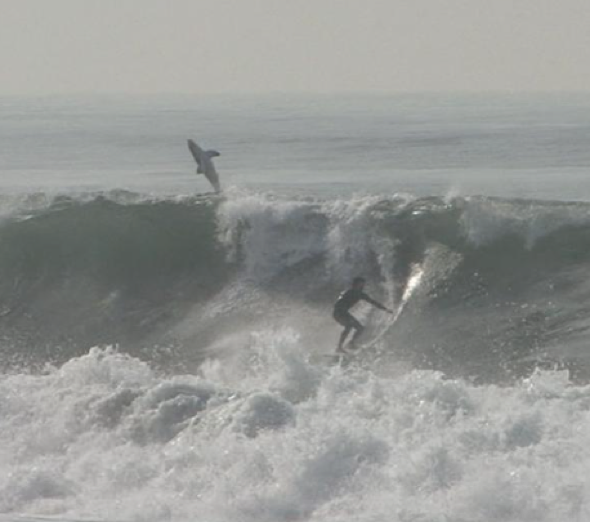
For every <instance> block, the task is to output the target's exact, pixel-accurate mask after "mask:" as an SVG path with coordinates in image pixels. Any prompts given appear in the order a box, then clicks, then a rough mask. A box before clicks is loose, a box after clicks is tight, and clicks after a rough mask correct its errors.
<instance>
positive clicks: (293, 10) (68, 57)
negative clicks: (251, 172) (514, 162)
mask: <svg viewBox="0 0 590 522" xmlns="http://www.w3.org/2000/svg"><path fill="white" fill-rule="evenodd" d="M0 64H1V67H0V94H19V93H20V94H35V93H41V94H44V93H70V92H76V93H84V92H142V93H152V92H154V93H158V92H189V93H192V92H226V91H230V92H231V91H247V92H260V91H262V92H265V91H321V92H325V91H328V92H331V91H392V92H396V91H432V90H464V91H480V90H518V91H522V90H590V1H589V0H0Z"/></svg>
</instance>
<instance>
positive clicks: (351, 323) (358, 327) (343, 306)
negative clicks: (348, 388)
mask: <svg viewBox="0 0 590 522" xmlns="http://www.w3.org/2000/svg"><path fill="white" fill-rule="evenodd" d="M365 282H366V281H365V278H364V277H355V278H354V279H353V280H352V286H351V287H350V288H349V289H348V290H345V291H344V292H342V293H341V294H340V296H339V297H338V300H337V301H336V303H335V304H334V314H333V317H334V319H336V321H337V322H338V323H339V324H341V325H342V326H344V330H343V331H342V334H340V340H339V341H338V348H337V349H336V352H337V353H345V350H344V341H346V338H347V337H348V334H349V333H350V331H351V330H352V329H354V330H355V332H354V335H353V336H352V339H351V341H350V343H349V346H351V347H353V348H354V347H355V343H356V340H357V339H358V338H359V336H360V335H361V333H362V332H363V330H364V328H365V327H364V326H363V325H362V324H361V323H359V322H358V320H357V319H356V318H355V317H354V316H353V315H352V314H351V313H350V311H349V310H350V309H351V308H352V307H353V306H354V305H355V304H357V303H358V302H359V301H366V302H367V303H371V304H372V305H373V306H375V307H377V308H379V309H380V310H385V311H386V312H389V313H390V314H392V313H393V310H390V309H389V308H387V307H386V306H383V305H382V304H381V303H378V302H377V301H375V300H374V299H371V298H370V297H369V296H368V295H367V294H365V293H364V292H363V288H364V287H365Z"/></svg>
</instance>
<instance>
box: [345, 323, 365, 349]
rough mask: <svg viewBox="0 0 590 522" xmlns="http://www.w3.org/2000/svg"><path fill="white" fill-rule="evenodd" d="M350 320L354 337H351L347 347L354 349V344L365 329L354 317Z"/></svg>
mask: <svg viewBox="0 0 590 522" xmlns="http://www.w3.org/2000/svg"><path fill="white" fill-rule="evenodd" d="M352 319H353V321H354V324H353V325H352V327H353V328H354V335H353V336H352V339H351V340H350V343H349V344H348V345H349V346H350V347H351V348H356V347H357V346H356V342H357V340H358V338H359V337H360V336H361V334H362V333H363V330H364V329H365V327H364V326H363V325H362V324H361V323H359V322H358V321H357V320H356V319H355V318H354V317H353V318H352Z"/></svg>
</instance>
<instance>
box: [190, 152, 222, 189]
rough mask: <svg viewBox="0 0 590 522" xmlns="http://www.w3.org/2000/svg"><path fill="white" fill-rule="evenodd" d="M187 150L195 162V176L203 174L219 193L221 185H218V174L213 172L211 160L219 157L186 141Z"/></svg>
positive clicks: (213, 166) (215, 153)
mask: <svg viewBox="0 0 590 522" xmlns="http://www.w3.org/2000/svg"><path fill="white" fill-rule="evenodd" d="M187 143H188V148H189V150H190V151H191V154H192V155H193V158H195V161H196V162H197V165H198V167H197V174H204V175H205V177H206V178H207V179H208V180H209V183H211V185H213V188H214V189H215V192H217V193H219V192H221V185H220V184H219V174H217V171H216V170H215V165H213V160H212V158H216V157H217V156H221V154H219V152H217V151H216V150H203V149H202V148H201V147H199V146H198V145H197V144H196V143H195V142H194V141H193V140H187Z"/></svg>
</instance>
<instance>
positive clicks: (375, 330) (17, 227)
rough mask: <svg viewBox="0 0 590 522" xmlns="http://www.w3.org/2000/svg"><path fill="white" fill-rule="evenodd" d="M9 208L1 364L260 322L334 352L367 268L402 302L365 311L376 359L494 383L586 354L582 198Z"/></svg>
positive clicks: (198, 348) (144, 345) (210, 334)
mask: <svg viewBox="0 0 590 522" xmlns="http://www.w3.org/2000/svg"><path fill="white" fill-rule="evenodd" d="M4 207H5V208H10V213H9V215H7V214H6V213H4V218H3V221H2V224H1V226H0V244H1V245H2V249H1V251H0V295H1V297H0V322H1V323H0V324H1V328H2V349H3V360H4V364H5V365H13V364H23V363H27V364H30V363H32V362H33V361H36V362H41V363H44V362H47V361H52V362H63V361H66V360H68V359H69V358H71V357H74V356H78V355H81V354H83V353H86V352H87V350H88V348H89V347H91V346H94V345H118V346H119V348H120V349H121V350H124V351H128V352H130V353H135V354H140V353H141V354H142V356H144V357H146V358H147V359H149V360H152V361H154V362H158V363H161V364H163V365H166V366H172V367H173V366H175V365H183V364H188V362H196V363H198V362H199V361H201V360H202V359H203V358H204V357H209V356H211V355H215V354H216V355H220V354H223V353H224V351H225V349H226V348H227V346H229V345H231V344H232V342H233V341H232V340H233V339H235V337H236V336H238V337H240V336H244V335H246V336H247V335H249V333H250V332H251V331H253V330H255V329H257V328H259V327H260V328H275V327H284V326H289V327H293V328H296V329H298V330H299V331H300V332H301V335H302V339H303V342H304V343H306V344H308V345H309V347H310V351H324V352H325V351H330V350H332V347H333V346H334V343H335V340H336V339H337V336H338V326H337V325H335V324H334V323H333V320H332V319H331V305H332V303H333V301H334V299H335V298H336V296H337V295H338V293H339V292H340V291H341V290H342V289H343V288H344V287H345V286H346V285H347V284H348V283H349V281H350V279H351V278H352V277H354V276H355V275H357V274H363V275H364V276H365V277H366V278H367V279H368V281H369V285H368V289H367V290H368V292H369V293H370V294H371V295H373V296H374V297H375V298H376V299H378V300H381V301H382V302H385V303H387V304H388V305H389V306H391V307H392V308H396V310H397V314H396V316H395V319H394V320H391V318H390V317H389V316H387V317H385V316H384V314H382V313H381V312H379V311H378V310H375V309H365V308H363V307H362V306H361V307H359V310H357V312H358V315H359V317H360V318H361V319H362V321H363V322H365V323H366V324H367V325H368V332H367V334H366V338H367V340H370V339H377V342H375V343H374V346H373V351H374V352H378V353H379V356H380V357H390V356H391V357H393V356H394V355H395V358H396V360H404V361H406V362H407V363H409V364H410V365H411V366H412V367H419V368H434V369H437V370H441V371H443V372H445V373H446V374H449V375H463V376H465V375H469V376H472V377H474V378H482V379H491V380H498V379H504V378H509V377H510V376H511V375H514V374H515V372H516V373H518V372H520V371H526V369H527V368H528V369H530V366H531V364H533V363H534V364H537V363H539V361H540V360H545V361H547V363H548V364H549V363H552V364H553V363H555V362H556V361H561V363H563V364H567V361H569V360H572V359H575V360H576V361H577V363H580V360H581V359H583V355H584V351H583V346H584V337H585V332H586V329H587V328H588V320H587V317H588V316H589V307H588V304H587V303H588V297H589V296H588V291H589V287H588V283H587V277H586V273H587V270H588V263H589V262H590V249H589V248H588V246H587V245H588V241H587V239H588V235H589V234H590V227H589V223H588V218H587V215H588V208H587V205H586V204H583V203H580V204H567V203H552V202H534V201H524V200H500V199H491V198H467V199H465V198H455V199H449V200H443V199H441V198H434V197H433V198H421V199H416V198H410V197H399V196H391V197H376V196H371V197H360V196H359V197H356V198H351V199H347V200H323V201H318V200H309V199H293V198H291V199H286V198H279V197H277V196H272V195H269V194H256V193H244V192H237V191H236V192H233V193H230V194H229V195H228V196H227V197H226V198H224V199H219V198H183V199H177V200H170V199H160V200H146V199H141V198H140V197H139V196H137V195H133V194H126V193H121V194H107V195H100V196H97V195H87V196H86V197H78V198H64V197H62V198H54V199H47V198H37V199H36V200H34V201H33V203H31V201H28V202H27V204H26V205H25V204H24V202H23V201H19V202H18V205H17V204H16V203H14V202H13V203H12V204H11V205H9V204H8V203H7V202H5V204H4ZM578 366H579V364H578Z"/></svg>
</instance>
